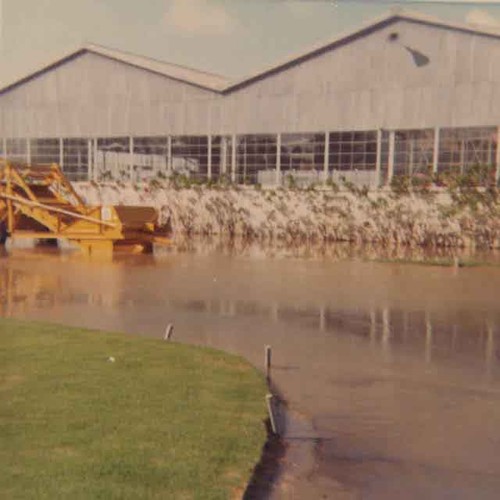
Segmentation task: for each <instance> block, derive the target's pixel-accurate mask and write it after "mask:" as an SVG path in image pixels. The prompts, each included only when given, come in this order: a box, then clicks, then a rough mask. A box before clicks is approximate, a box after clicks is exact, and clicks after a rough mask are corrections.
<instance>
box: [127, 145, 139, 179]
mask: <svg viewBox="0 0 500 500" xmlns="http://www.w3.org/2000/svg"><path fill="white" fill-rule="evenodd" d="M128 171H129V177H130V180H131V181H135V180H137V179H135V178H134V138H133V137H129V138H128Z"/></svg>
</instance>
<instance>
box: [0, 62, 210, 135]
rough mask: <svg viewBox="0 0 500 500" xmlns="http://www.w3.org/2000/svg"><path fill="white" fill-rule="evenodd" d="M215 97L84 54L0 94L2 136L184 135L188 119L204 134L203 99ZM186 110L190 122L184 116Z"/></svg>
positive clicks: (161, 77) (205, 92)
mask: <svg viewBox="0 0 500 500" xmlns="http://www.w3.org/2000/svg"><path fill="white" fill-rule="evenodd" d="M212 99H219V96H218V95H217V94H215V93H214V92H211V91H209V90H204V89H201V88H198V87H195V86H192V85H189V84H185V83H182V82H179V81H176V80H172V79H169V78H167V77H164V76H162V75H157V74H154V73H151V72H149V71H145V70H141V69H139V68H135V67H132V66H128V65H126V64H123V63H121V62H119V61H113V60H110V59H108V58H105V57H102V56H99V55H96V54H84V55H82V56H80V57H77V58H75V59H74V60H72V61H69V62H67V63H66V64H64V65H62V66H59V67H58V68H56V69H53V70H51V71H47V72H46V73H44V74H43V75H40V76H39V77H37V78H34V79H33V80H30V81H28V82H26V83H24V84H23V85H20V86H19V87H17V88H15V89H13V90H12V91H10V92H8V93H6V94H4V95H2V96H0V106H1V114H2V120H1V121H0V126H1V127H2V129H0V135H5V136H6V137H52V136H64V137H82V136H83V137H85V136H111V137H112V136H120V135H125V136H128V135H130V134H131V133H136V134H141V135H153V134H154V135H156V134H158V135H162V134H163V135H164V134H169V133H172V134H183V133H186V124H187V123H190V124H191V125H192V126H193V127H194V128H196V129H197V131H199V132H200V133H205V132H206V131H207V116H206V113H207V109H208V107H207V105H206V102H205V101H207V100H212ZM179 103H182V104H183V105H181V106H179ZM185 103H189V104H188V105H185ZM165 107H166V108H165ZM196 108H199V111H196ZM165 109H167V110H169V109H171V110H172V112H165ZM186 112H189V114H190V118H189V120H188V121H186V119H185V117H184V116H183V115H184V114H185V113H186ZM202 131H203V132H202ZM193 133H194V132H193Z"/></svg>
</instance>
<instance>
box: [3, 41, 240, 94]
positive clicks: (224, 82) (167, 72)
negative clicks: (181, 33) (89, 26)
mask: <svg viewBox="0 0 500 500" xmlns="http://www.w3.org/2000/svg"><path fill="white" fill-rule="evenodd" d="M86 52H91V53H94V54H98V55H100V56H103V57H107V58H109V59H114V60H116V61H121V62H123V63H125V64H129V65H131V66H135V67H137V68H141V69H145V70H148V71H151V72H153V73H157V74H160V75H163V76H167V77H169V78H173V79H175V80H179V81H181V82H185V83H189V84H191V85H195V86H197V87H201V88H204V89H208V90H212V91H214V92H220V91H221V90H223V89H224V88H226V87H227V86H228V85H229V83H230V80H229V79H228V78H225V77H223V76H221V75H217V74H215V73H208V72H206V71H200V70H197V69H193V68H188V67H186V66H181V65H179V64H173V63H167V62H163V61H159V60H157V59H152V58H150V57H144V56H139V55H135V54H131V53H128V52H123V51H121V50H116V49H111V48H108V47H103V46H101V45H96V44H86V45H84V46H83V47H80V48H78V49H77V50H74V51H72V52H70V53H69V54H66V55H65V56H63V57H61V58H59V59H57V60H56V61H54V62H53V63H50V64H48V65H46V66H44V67H43V68H41V69H39V70H38V71H35V72H33V73H30V74H29V75H28V76H26V77H24V78H21V79H20V80H17V81H15V82H13V83H11V84H9V85H7V86H5V87H3V88H2V89H0V94H2V93H4V92H7V91H8V90H10V89H12V88H14V87H17V86H18V85H20V84H22V83H24V82H26V81H28V80H31V79H32V78H35V77H37V76H38V75H40V74H42V73H44V72H46V71H48V70H51V69H53V68H55V67H57V66H60V65H61V64H64V63H65V62H67V61H70V60H71V59H74V58H76V57H78V56H80V55H82V54H84V53H86Z"/></svg>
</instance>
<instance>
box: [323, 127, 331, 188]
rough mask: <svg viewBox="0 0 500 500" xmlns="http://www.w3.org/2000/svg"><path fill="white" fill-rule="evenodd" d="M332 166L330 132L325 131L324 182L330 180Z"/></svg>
mask: <svg viewBox="0 0 500 500" xmlns="http://www.w3.org/2000/svg"><path fill="white" fill-rule="evenodd" d="M329 166H330V132H325V158H324V160H323V182H324V183H325V184H326V182H327V181H328V174H329Z"/></svg>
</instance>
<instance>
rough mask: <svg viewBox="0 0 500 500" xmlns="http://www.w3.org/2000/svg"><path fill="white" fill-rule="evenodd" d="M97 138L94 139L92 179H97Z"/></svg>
mask: <svg viewBox="0 0 500 500" xmlns="http://www.w3.org/2000/svg"><path fill="white" fill-rule="evenodd" d="M96 160H97V139H94V161H93V169H92V180H93V181H97V161H96Z"/></svg>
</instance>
